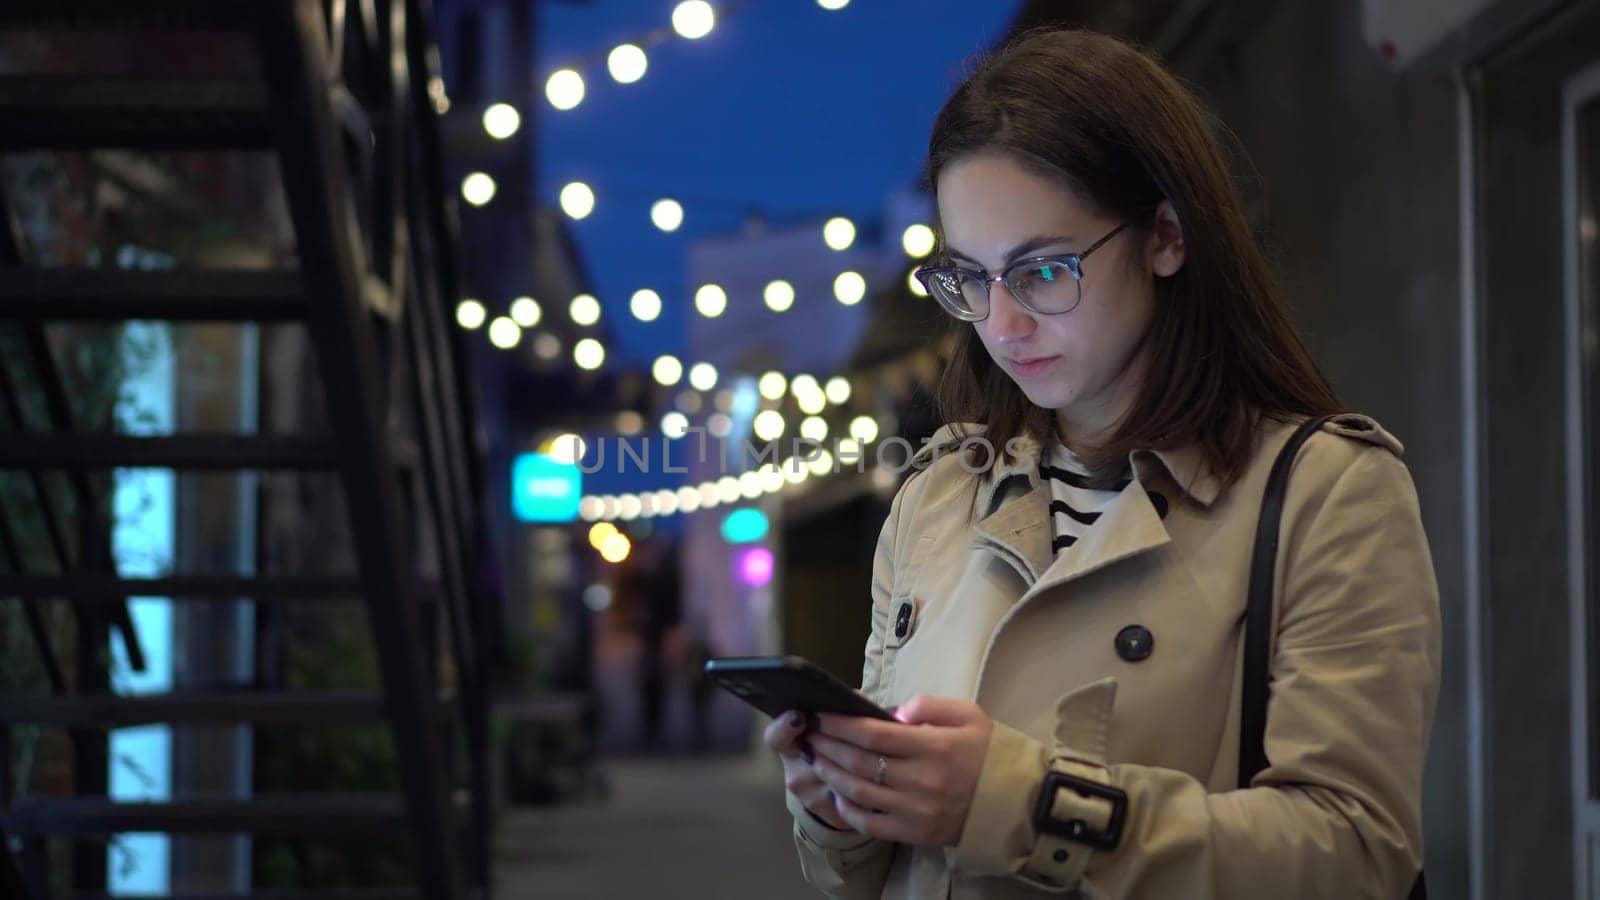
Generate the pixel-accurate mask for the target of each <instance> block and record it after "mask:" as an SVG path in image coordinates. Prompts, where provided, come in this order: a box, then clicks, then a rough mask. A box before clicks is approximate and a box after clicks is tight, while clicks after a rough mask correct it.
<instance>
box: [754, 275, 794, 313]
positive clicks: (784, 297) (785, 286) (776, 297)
mask: <svg viewBox="0 0 1600 900" xmlns="http://www.w3.org/2000/svg"><path fill="white" fill-rule="evenodd" d="M761 299H762V300H764V301H766V304H767V309H770V310H772V311H773V312H783V311H784V310H786V309H788V308H789V307H791V306H793V305H794V285H792V284H790V283H789V282H787V281H784V280H783V279H781V278H780V279H778V280H777V281H770V282H768V283H767V288H766V290H764V291H762V292H761Z"/></svg>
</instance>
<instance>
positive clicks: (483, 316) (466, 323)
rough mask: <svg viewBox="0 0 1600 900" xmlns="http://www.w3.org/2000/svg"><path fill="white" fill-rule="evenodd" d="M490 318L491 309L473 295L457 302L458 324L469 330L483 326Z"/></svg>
mask: <svg viewBox="0 0 1600 900" xmlns="http://www.w3.org/2000/svg"><path fill="white" fill-rule="evenodd" d="M488 318H489V311H488V310H486V309H484V307H483V304H482V303H480V302H479V301H477V300H474V299H472V298H471V297H468V298H467V299H465V300H462V301H461V302H460V303H457V304H456V324H457V325H460V326H461V327H462V328H465V329H467V330H468V331H473V330H476V329H478V328H482V327H483V323H484V322H485V321H486V320H487V319H488Z"/></svg>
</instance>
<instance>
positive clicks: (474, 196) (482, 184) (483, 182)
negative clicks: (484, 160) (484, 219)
mask: <svg viewBox="0 0 1600 900" xmlns="http://www.w3.org/2000/svg"><path fill="white" fill-rule="evenodd" d="M494 192H495V183H494V179H493V178H490V177H489V174H488V173H487V172H472V173H469V174H468V175H467V177H465V178H463V179H461V197H462V199H463V200H466V201H467V202H468V203H471V204H472V205H473V206H482V205H484V204H485V203H488V202H489V201H490V200H493V199H494Z"/></svg>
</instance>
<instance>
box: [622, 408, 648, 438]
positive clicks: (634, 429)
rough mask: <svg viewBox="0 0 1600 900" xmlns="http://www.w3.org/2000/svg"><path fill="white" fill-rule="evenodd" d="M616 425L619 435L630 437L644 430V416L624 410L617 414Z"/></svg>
mask: <svg viewBox="0 0 1600 900" xmlns="http://www.w3.org/2000/svg"><path fill="white" fill-rule="evenodd" d="M616 425H617V431H618V432H619V433H621V434H624V435H627V436H629V437H632V436H633V435H636V434H638V433H639V432H641V431H643V430H644V416H641V415H639V414H638V413H636V412H634V411H633V410H631V409H625V410H623V411H622V412H619V413H617V422H616Z"/></svg>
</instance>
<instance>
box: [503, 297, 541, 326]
mask: <svg viewBox="0 0 1600 900" xmlns="http://www.w3.org/2000/svg"><path fill="white" fill-rule="evenodd" d="M542 318H544V311H543V310H541V309H540V308H539V302H538V301H537V300H535V299H533V298H532V297H518V298H517V299H515V300H513V301H511V321H513V322H516V323H517V324H518V325H521V326H522V327H523V328H532V327H533V326H535V325H538V324H539V320H540V319H542Z"/></svg>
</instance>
